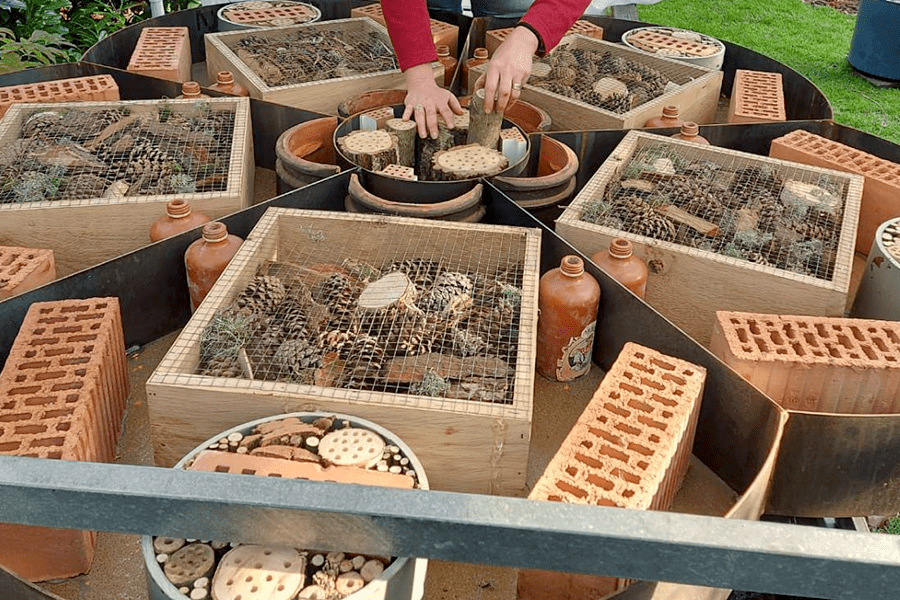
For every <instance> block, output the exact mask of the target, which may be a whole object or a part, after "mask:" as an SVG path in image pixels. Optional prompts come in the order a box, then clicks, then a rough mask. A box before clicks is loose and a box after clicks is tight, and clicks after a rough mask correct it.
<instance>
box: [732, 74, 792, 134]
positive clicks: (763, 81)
mask: <svg viewBox="0 0 900 600" xmlns="http://www.w3.org/2000/svg"><path fill="white" fill-rule="evenodd" d="M785 120H787V113H786V112H785V108H784V88H783V86H782V82H781V73H764V72H762V71H747V70H745V69H738V70H737V71H735V73H734V86H733V87H732V88H731V101H730V102H729V104H728V122H729V123H760V122H769V121H785Z"/></svg>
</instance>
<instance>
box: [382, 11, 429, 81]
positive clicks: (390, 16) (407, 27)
mask: <svg viewBox="0 0 900 600" xmlns="http://www.w3.org/2000/svg"><path fill="white" fill-rule="evenodd" d="M381 10H382V12H383V13H384V20H385V22H386V23H387V28H388V33H389V34H390V35H391V43H392V44H393V45H394V52H396V53H397V60H398V61H399V62H400V69H401V70H403V71H405V70H406V69H408V68H410V67H415V66H416V65H421V64H423V63H432V62H434V61H436V60H437V52H435V50H434V39H433V38H432V37H431V20H430V19H429V17H428V7H427V6H426V5H425V0H413V1H412V2H410V1H409V0H381Z"/></svg>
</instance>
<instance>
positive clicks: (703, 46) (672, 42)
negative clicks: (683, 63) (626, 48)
mask: <svg viewBox="0 0 900 600" xmlns="http://www.w3.org/2000/svg"><path fill="white" fill-rule="evenodd" d="M628 43H629V44H631V45H632V46H635V47H637V48H640V49H641V50H646V51H647V52H657V51H659V50H662V49H664V48H665V49H670V50H677V51H678V52H680V53H682V54H687V55H690V56H712V55H713V54H715V53H716V52H718V51H719V48H718V46H716V45H715V44H707V43H703V42H697V41H694V40H686V39H683V38H678V37H675V36H673V35H669V34H666V33H662V32H660V31H654V30H651V29H643V30H641V31H635V32H634V33H632V34H631V35H629V36H628Z"/></svg>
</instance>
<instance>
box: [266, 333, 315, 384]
mask: <svg viewBox="0 0 900 600" xmlns="http://www.w3.org/2000/svg"><path fill="white" fill-rule="evenodd" d="M273 362H274V364H275V365H276V366H277V367H278V368H279V369H281V371H282V372H283V373H285V374H287V375H289V376H291V377H295V378H296V377H303V376H304V375H305V374H307V372H308V371H309V370H310V369H318V368H319V367H321V366H322V354H321V353H320V351H319V349H318V348H317V347H316V346H315V345H313V344H310V343H309V342H308V341H306V340H304V339H294V340H287V341H285V342H283V343H282V344H281V345H280V346H279V347H278V350H277V351H276V352H275V357H274V361H273Z"/></svg>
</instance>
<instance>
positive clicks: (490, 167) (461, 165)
mask: <svg viewBox="0 0 900 600" xmlns="http://www.w3.org/2000/svg"><path fill="white" fill-rule="evenodd" d="M470 131H471V130H470ZM432 160H433V163H434V164H433V167H432V170H433V172H434V175H435V177H436V178H437V179H439V180H443V181H456V180H459V179H471V178H473V177H490V176H492V175H496V174H498V173H499V172H501V171H502V170H503V169H505V168H506V167H508V166H509V160H508V159H507V158H506V157H505V156H503V153H502V152H498V151H497V150H494V149H492V148H485V147H484V146H481V145H479V144H467V145H465V146H455V147H453V148H450V149H448V150H442V151H440V152H438V153H437V154H435V155H434V158H433V159H432Z"/></svg>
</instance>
